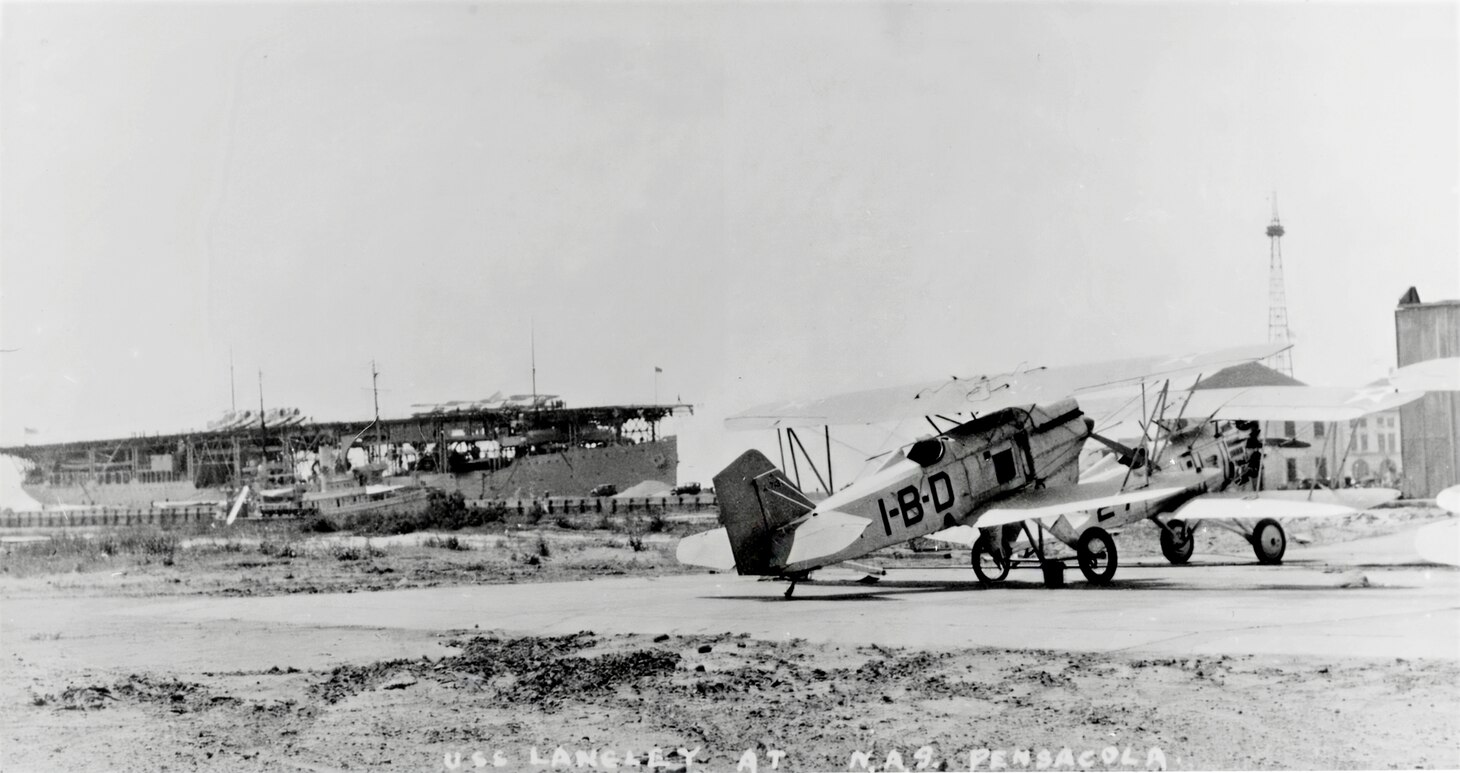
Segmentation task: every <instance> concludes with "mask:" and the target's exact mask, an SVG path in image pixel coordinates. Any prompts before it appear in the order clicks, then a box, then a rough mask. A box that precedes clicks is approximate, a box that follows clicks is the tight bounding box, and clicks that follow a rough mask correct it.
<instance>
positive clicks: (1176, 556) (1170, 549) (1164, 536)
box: [1161, 518, 1196, 564]
mask: <svg viewBox="0 0 1460 773" xmlns="http://www.w3.org/2000/svg"><path fill="white" fill-rule="evenodd" d="M1195 549H1196V535H1195V534H1193V533H1192V530H1191V527H1189V526H1187V525H1186V521H1183V520H1181V519H1180V518H1173V519H1171V520H1170V521H1168V522H1167V523H1166V528H1164V529H1162V530H1161V555H1163V556H1165V557H1166V560H1167V561H1170V562H1171V563H1173V564H1184V563H1186V562H1187V561H1190V560H1191V553H1192V551H1193V550H1195Z"/></svg>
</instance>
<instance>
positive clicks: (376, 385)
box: [370, 360, 381, 462]
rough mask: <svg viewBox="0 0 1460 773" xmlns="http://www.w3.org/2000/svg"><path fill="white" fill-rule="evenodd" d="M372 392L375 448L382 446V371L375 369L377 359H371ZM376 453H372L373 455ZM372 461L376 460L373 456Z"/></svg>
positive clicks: (375, 449)
mask: <svg viewBox="0 0 1460 773" xmlns="http://www.w3.org/2000/svg"><path fill="white" fill-rule="evenodd" d="M370 393H371V395H372V396H373V397H374V398H375V448H374V449H372V450H373V451H378V450H379V448H380V442H381V441H380V371H378V370H376V369H375V360H371V361H370ZM373 456H374V454H372V457H373ZM370 461H372V462H373V461H375V460H374V459H373V458H372V459H371V460H370Z"/></svg>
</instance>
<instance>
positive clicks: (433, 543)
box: [421, 534, 471, 550]
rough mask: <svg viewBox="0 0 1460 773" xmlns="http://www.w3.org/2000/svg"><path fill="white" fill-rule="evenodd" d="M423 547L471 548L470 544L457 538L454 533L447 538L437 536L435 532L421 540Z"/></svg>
mask: <svg viewBox="0 0 1460 773" xmlns="http://www.w3.org/2000/svg"><path fill="white" fill-rule="evenodd" d="M421 547H426V548H442V549H444V550H471V545H470V544H468V543H465V542H462V541H461V540H459V539H457V538H456V535H454V534H453V535H452V536H450V537H446V538H445V539H442V538H441V537H437V536H436V535H434V534H433V535H431V536H429V537H427V538H425V539H423V540H421Z"/></svg>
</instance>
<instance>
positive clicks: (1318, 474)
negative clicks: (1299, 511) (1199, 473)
mask: <svg viewBox="0 0 1460 773" xmlns="http://www.w3.org/2000/svg"><path fill="white" fill-rule="evenodd" d="M1254 386H1304V384H1303V382H1301V381H1299V380H1297V379H1295V378H1292V377H1290V376H1286V375H1284V374H1282V373H1280V372H1278V371H1277V370H1274V369H1273V368H1270V367H1267V366H1265V365H1261V364H1258V363H1255V362H1249V363H1244V364H1242V365H1233V366H1232V367H1230V368H1224V369H1222V370H1220V371H1217V372H1216V373H1213V374H1212V375H1211V376H1209V377H1207V378H1204V379H1202V380H1201V381H1200V382H1198V383H1197V384H1196V386H1195V387H1193V388H1194V389H1233V388H1240V387H1254ZM1399 431H1400V430H1399V414H1398V412H1397V411H1384V412H1381V413H1376V414H1373V415H1370V416H1365V417H1364V418H1362V419H1357V420H1355V421H1352V422H1315V421H1269V422H1265V423H1264V426H1263V427H1262V437H1263V441H1264V442H1263V465H1262V487H1263V488H1264V489H1292V488H1309V487H1311V486H1313V485H1314V484H1315V483H1316V484H1322V485H1324V486H1330V487H1340V486H1385V487H1393V486H1395V485H1397V484H1398V483H1399V481H1400V478H1401V470H1402V465H1401V459H1402V457H1401V456H1400V453H1399V447H1400V443H1399Z"/></svg>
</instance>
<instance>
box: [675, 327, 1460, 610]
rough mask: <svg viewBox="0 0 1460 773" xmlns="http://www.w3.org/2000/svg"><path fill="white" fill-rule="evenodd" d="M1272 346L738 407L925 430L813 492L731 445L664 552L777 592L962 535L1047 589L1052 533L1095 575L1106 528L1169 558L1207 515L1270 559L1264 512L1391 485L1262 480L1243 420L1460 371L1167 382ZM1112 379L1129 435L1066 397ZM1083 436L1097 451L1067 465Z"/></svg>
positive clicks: (1272, 551)
mask: <svg viewBox="0 0 1460 773" xmlns="http://www.w3.org/2000/svg"><path fill="white" fill-rule="evenodd" d="M1284 348H1286V346H1285V345H1266V346H1257V347H1241V348H1236V349H1227V350H1222V351H1217V352H1211V353H1206V354H1198V355H1187V356H1178V357H1152V358H1142V359H1133V360H1123V361H1119V362H1111V363H1104V364H1099V365H1084V366H1074V367H1067V368H1037V369H1031V370H1027V371H1021V372H1016V373H1006V374H999V375H995V376H983V377H977V378H963V379H959V378H954V379H950V380H947V381H943V382H934V383H928V384H920V385H912V386H908V387H898V388H890V389H880V390H872V391H866V392H858V393H853V394H847V395H840V396H836V397H831V398H826V399H821V400H812V401H800V402H783V403H773V404H768V405H764V406H759V407H757V408H753V409H750V410H748V411H745V412H743V413H741V414H739V415H737V416H734V417H732V418H730V419H729V420H727V422H726V424H727V426H728V427H730V428H732V429H776V430H783V429H784V430H787V431H788V432H790V433H792V434H793V435H794V430H795V429H797V428H805V427H829V426H832V425H845V424H874V423H879V422H888V421H897V420H903V419H907V418H915V417H922V418H924V419H926V420H927V422H928V423H929V424H930V425H931V426H932V427H933V428H934V429H935V430H936V432H934V433H933V434H931V435H928V436H925V437H922V438H920V439H918V440H917V441H916V442H913V443H912V444H910V445H908V446H905V447H903V448H900V449H898V450H897V451H896V452H895V453H893V454H892V455H891V457H890V458H888V460H887V461H886V462H885V463H884V464H883V465H882V466H881V467H880V469H878V470H877V471H876V472H874V473H872V474H871V475H868V476H866V477H864V478H862V479H860V480H857V481H856V482H854V483H852V484H851V485H850V486H848V487H846V488H844V489H842V490H841V491H837V492H835V493H832V494H829V495H828V496H827V497H826V498H825V499H824V500H822V501H820V502H813V501H812V500H811V499H810V498H809V497H807V496H806V495H805V494H804V493H803V492H802V491H801V490H800V489H799V488H798V487H797V486H796V485H795V484H794V483H792V482H791V480H790V479H789V478H788V477H787V476H786V475H785V473H784V472H783V471H781V470H780V469H779V468H777V467H776V466H775V465H774V464H772V463H771V462H770V460H769V459H767V458H766V457H765V456H764V454H762V453H760V452H759V451H755V450H751V451H747V452H745V453H744V454H742V455H741V456H740V457H739V458H737V459H736V460H735V461H734V462H732V463H731V464H730V465H729V466H728V467H726V468H725V469H724V470H723V471H721V472H720V474H719V475H717V476H716V477H715V491H716V494H717V496H718V498H719V502H720V509H721V513H720V521H721V523H722V524H723V528H720V529H715V530H712V531H708V532H703V533H701V534H697V535H693V536H690V537H687V538H685V539H684V540H681V542H680V544H679V548H678V558H679V560H680V561H681V562H683V563H687V564H692V565H697V566H706V567H711V568H716V569H720V570H727V571H728V570H729V569H732V568H733V569H735V570H736V571H737V572H738V573H740V574H742V575H761V576H771V577H782V578H785V579H788V580H790V581H791V586H790V588H788V589H787V591H786V595H787V597H789V596H790V595H791V593H792V592H793V591H794V589H795V583H796V582H797V581H799V580H802V579H805V578H806V577H807V576H808V575H809V574H810V573H811V572H812V571H814V570H816V569H819V568H822V567H827V566H831V565H835V564H843V565H846V566H849V567H852V568H854V569H858V570H861V571H864V572H866V573H867V575H868V576H869V579H870V578H875V577H876V576H878V575H880V570H878V569H876V568H875V567H866V566H861V565H859V564H856V563H854V562H855V559H857V558H860V557H862V556H865V555H867V554H868V553H871V552H873V551H876V550H879V549H881V548H885V547H888V546H891V545H896V544H899V543H903V542H907V541H910V540H913V539H916V538H918V537H933V538H935V539H940V540H946V541H950V542H954V543H959V544H964V545H967V546H970V547H971V548H972V565H973V569H974V572H975V574H977V576H978V577H979V579H980V580H981V581H983V582H984V583H985V584H992V583H997V582H1000V581H1002V580H1003V579H1004V578H1005V577H1006V576H1007V574H1008V572H1009V570H1010V568H1011V567H1013V566H1016V565H1021V564H1023V563H1028V564H1031V565H1035V566H1038V567H1040V568H1041V569H1042V571H1043V573H1044V579H1045V583H1046V584H1047V585H1050V586H1057V585H1061V584H1063V572H1064V568H1065V565H1066V561H1067V559H1063V558H1058V557H1055V556H1054V555H1052V553H1051V550H1050V548H1051V547H1052V546H1053V545H1054V544H1055V543H1063V544H1064V545H1067V546H1069V547H1071V548H1073V549H1074V557H1073V561H1074V562H1075V563H1076V564H1077V565H1078V567H1079V569H1080V571H1081V573H1082V574H1083V575H1084V576H1085V578H1086V579H1087V580H1088V581H1089V582H1091V583H1095V584H1105V583H1108V582H1110V581H1111V579H1112V578H1113V577H1114V575H1115V571H1116V568H1117V566H1118V551H1117V548H1116V542H1115V540H1114V537H1113V536H1112V533H1113V532H1115V531H1117V530H1118V529H1119V528H1120V527H1122V526H1126V525H1129V524H1131V523H1134V522H1136V521H1139V520H1146V519H1148V520H1151V521H1153V522H1154V523H1155V524H1156V525H1157V526H1159V527H1160V535H1161V536H1160V541H1161V549H1162V553H1163V554H1164V555H1165V556H1166V558H1167V559H1168V560H1170V561H1172V562H1173V563H1184V562H1185V561H1186V560H1188V559H1189V558H1190V557H1191V555H1192V551H1193V548H1194V533H1195V530H1196V529H1197V528H1198V527H1199V526H1200V525H1201V524H1206V523H1210V524H1213V525H1218V526H1221V527H1223V528H1228V529H1231V530H1232V531H1235V532H1237V533H1239V534H1241V535H1242V536H1244V537H1245V538H1246V539H1247V540H1248V541H1249V542H1250V543H1251V545H1252V547H1253V551H1254V553H1255V555H1256V557H1257V559H1258V561H1260V562H1262V563H1277V562H1279V561H1281V559H1282V556H1283V554H1284V551H1285V549H1286V544H1287V536H1286V533H1285V531H1284V530H1283V528H1282V526H1281V524H1280V523H1279V522H1278V521H1277V520H1276V519H1277V517H1279V516H1281V517H1302V516H1330V515H1341V514H1345V513H1350V512H1354V510H1356V509H1361V508H1363V507H1369V506H1372V505H1374V504H1378V503H1380V502H1382V501H1385V500H1387V499H1392V498H1394V497H1396V496H1398V492H1397V491H1393V490H1387V489H1380V490H1375V489H1364V490H1344V491H1342V492H1337V491H1330V490H1316V491H1300V492H1295V491H1281V492H1279V491H1263V490H1260V483H1259V482H1260V479H1261V478H1260V474H1259V473H1260V471H1259V470H1258V465H1259V464H1260V462H1259V460H1260V458H1261V452H1260V450H1259V449H1260V448H1261V442H1260V440H1259V439H1258V438H1257V433H1258V429H1257V428H1258V426H1259V425H1258V422H1259V421H1267V420H1274V419H1313V420H1327V421H1340V420H1349V419H1353V418H1358V417H1360V416H1363V415H1367V414H1369V413H1373V412H1376V411H1382V410H1388V409H1390V408H1394V407H1396V406H1399V405H1403V404H1405V403H1408V402H1410V401H1411V400H1414V399H1417V398H1418V397H1420V396H1422V395H1423V394H1424V391H1425V390H1429V389H1436V388H1457V387H1460V385H1457V384H1455V383H1453V382H1456V381H1460V360H1455V359H1450V360H1439V361H1431V362H1427V363H1422V364H1421V365H1420V366H1412V367H1411V368H1409V369H1402V370H1401V371H1400V372H1398V373H1396V374H1395V375H1394V376H1392V377H1390V378H1389V379H1386V380H1384V381H1381V382H1376V383H1375V384H1372V385H1370V386H1368V387H1363V388H1358V389H1351V390H1349V389H1330V388H1313V387H1252V388H1242V389H1234V390H1207V391H1205V392H1200V393H1199V392H1195V391H1186V390H1175V389H1173V388H1172V383H1173V381H1174V380H1177V379H1180V378H1182V377H1186V376H1191V375H1193V374H1201V373H1211V372H1214V371H1216V370H1219V369H1221V368H1224V367H1227V366H1230V365H1235V364H1239V363H1243V362H1252V361H1256V360H1261V359H1264V358H1266V357H1270V356H1271V355H1272V354H1275V353H1277V352H1279V351H1282V349H1284ZM1120 390H1126V391H1129V390H1140V391H1141V395H1142V398H1143V402H1146V403H1147V404H1148V406H1149V407H1148V409H1146V410H1143V411H1142V419H1141V422H1140V423H1141V427H1142V439H1141V440H1140V441H1138V442H1137V443H1135V444H1125V443H1120V442H1117V441H1115V440H1112V439H1110V438H1107V437H1105V436H1103V435H1101V434H1099V433H1096V432H1095V431H1094V426H1095V422H1094V421H1093V420H1092V419H1091V418H1090V417H1089V416H1087V415H1086V414H1085V412H1084V411H1082V410H1081V408H1080V405H1079V402H1078V400H1079V399H1080V398H1082V397H1084V396H1087V395H1097V394H1102V393H1110V392H1112V391H1120ZM939 422H942V424H939ZM1087 440H1094V441H1096V442H1098V443H1100V444H1102V445H1103V446H1104V447H1105V448H1106V449H1108V450H1109V452H1110V453H1109V454H1108V455H1107V456H1106V457H1105V458H1104V459H1102V460H1101V461H1100V462H1098V463H1097V464H1095V465H1093V466H1091V467H1088V468H1087V469H1086V470H1085V471H1084V473H1083V474H1082V472H1081V469H1080V467H1081V465H1080V459H1081V455H1082V452H1083V450H1084V448H1085V445H1086V441H1087ZM1254 441H1256V442H1254ZM798 442H799V441H798ZM803 451H804V449H803ZM793 454H794V451H793ZM827 488H828V489H830V488H831V487H830V486H827Z"/></svg>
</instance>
